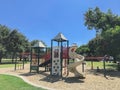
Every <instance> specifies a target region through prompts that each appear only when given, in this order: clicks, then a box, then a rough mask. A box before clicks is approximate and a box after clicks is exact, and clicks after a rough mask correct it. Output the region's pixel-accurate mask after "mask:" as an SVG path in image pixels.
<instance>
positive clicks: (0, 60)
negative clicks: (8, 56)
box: [0, 52, 3, 63]
mask: <svg viewBox="0 0 120 90" xmlns="http://www.w3.org/2000/svg"><path fill="white" fill-rule="evenodd" d="M2 57H3V54H2V52H0V63H2Z"/></svg>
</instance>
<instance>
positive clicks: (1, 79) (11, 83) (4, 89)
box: [0, 74, 45, 90]
mask: <svg viewBox="0 0 120 90" xmlns="http://www.w3.org/2000/svg"><path fill="white" fill-rule="evenodd" d="M0 90H45V89H42V88H38V87H34V86H32V85H29V84H27V83H25V82H24V81H23V80H22V79H21V78H18V77H15V76H11V75H3V74H0Z"/></svg>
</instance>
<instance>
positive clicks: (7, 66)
mask: <svg viewBox="0 0 120 90" xmlns="http://www.w3.org/2000/svg"><path fill="white" fill-rule="evenodd" d="M14 66H15V64H0V68H9V67H14Z"/></svg>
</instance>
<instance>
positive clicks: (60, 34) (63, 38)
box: [52, 33, 67, 42]
mask: <svg viewBox="0 0 120 90" xmlns="http://www.w3.org/2000/svg"><path fill="white" fill-rule="evenodd" d="M52 40H54V41H58V42H61V41H67V38H66V37H65V36H64V35H63V34H62V33H58V34H57V35H56V36H55V37H54V38H53V39H52Z"/></svg>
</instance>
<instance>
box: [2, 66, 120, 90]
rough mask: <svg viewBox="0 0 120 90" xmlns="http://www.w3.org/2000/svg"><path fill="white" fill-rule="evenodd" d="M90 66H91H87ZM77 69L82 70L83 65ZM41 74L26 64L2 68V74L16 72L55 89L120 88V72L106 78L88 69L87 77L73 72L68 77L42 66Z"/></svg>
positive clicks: (92, 89) (90, 89)
mask: <svg viewBox="0 0 120 90" xmlns="http://www.w3.org/2000/svg"><path fill="white" fill-rule="evenodd" d="M87 68H89V67H87ZM77 69H78V70H79V71H80V72H81V66H78V67H77ZM40 70H41V72H40V73H39V74H36V73H29V65H25V69H24V70H16V71H14V68H0V74H2V73H5V74H14V75H19V76H22V77H23V78H25V79H27V80H28V81H29V82H31V83H34V84H35V85H37V86H39V85H40V86H43V87H48V88H51V89H53V90H73V89H74V90H119V89H120V72H114V73H112V72H111V73H109V75H110V76H107V78H105V77H104V76H103V74H97V73H95V72H94V71H89V70H88V69H86V71H85V75H86V79H78V78H74V76H73V74H72V73H70V75H69V76H68V77H67V78H63V80H62V79H60V78H56V77H51V76H50V75H49V72H43V71H44V68H40Z"/></svg>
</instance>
